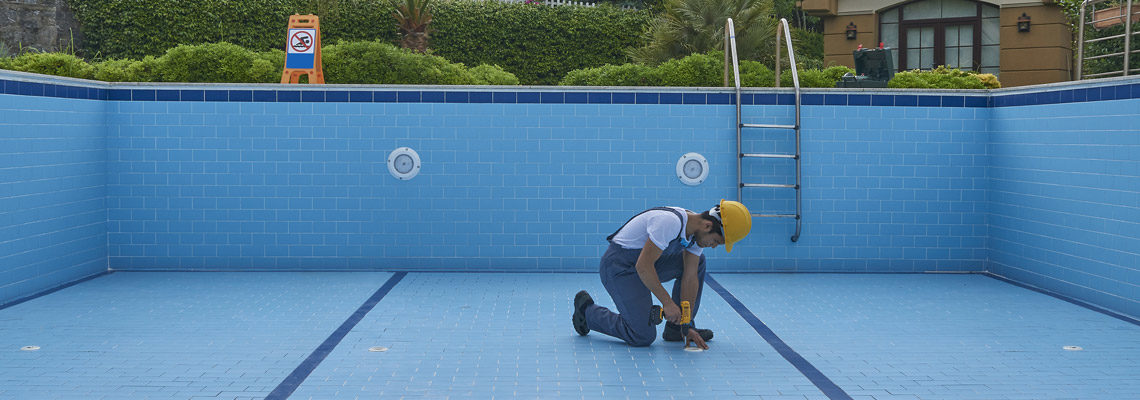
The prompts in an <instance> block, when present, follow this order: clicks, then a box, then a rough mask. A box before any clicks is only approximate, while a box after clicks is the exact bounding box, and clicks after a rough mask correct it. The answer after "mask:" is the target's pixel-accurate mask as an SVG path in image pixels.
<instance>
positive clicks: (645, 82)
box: [558, 64, 661, 86]
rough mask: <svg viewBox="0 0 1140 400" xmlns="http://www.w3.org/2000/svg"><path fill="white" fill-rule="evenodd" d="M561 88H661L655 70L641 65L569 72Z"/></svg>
mask: <svg viewBox="0 0 1140 400" xmlns="http://www.w3.org/2000/svg"><path fill="white" fill-rule="evenodd" d="M558 84H559V85H562V86H661V73H660V72H659V71H658V70H657V68H654V67H650V66H647V65H642V64H622V65H609V64H607V65H603V66H601V67H597V68H583V69H576V70H573V71H570V72H568V73H567V74H566V77H565V78H562V81H561V82H559V83H558Z"/></svg>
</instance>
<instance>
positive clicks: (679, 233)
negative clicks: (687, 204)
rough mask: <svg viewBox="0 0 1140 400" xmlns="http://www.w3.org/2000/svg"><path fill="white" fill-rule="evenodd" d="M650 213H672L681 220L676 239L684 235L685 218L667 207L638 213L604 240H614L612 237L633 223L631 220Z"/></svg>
mask: <svg viewBox="0 0 1140 400" xmlns="http://www.w3.org/2000/svg"><path fill="white" fill-rule="evenodd" d="M650 211H669V212H671V213H673V215H676V216H677V218H678V219H680V220H681V231H680V232H677V237H678V238H679V237H681V234H683V233H684V231H685V217H684V216H682V215H681V212H680V211H677V210H675V209H672V208H669V207H653V208H650V209H648V210H645V211H642V212H639V213H637V215H634V216H632V217H630V218H629V221H625V223H624V224H622V225H621V228H618V230H616V231H614V233H611V234H610V235H609V236H606V240H610V241H612V240H614V236H617V234H618V232H621V230H622V229H625V226H626V225H629V222H630V221H633V219H634V218H637V216H638V215H641V214H645V213H647V212H650Z"/></svg>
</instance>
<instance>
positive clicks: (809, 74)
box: [780, 65, 855, 88]
mask: <svg viewBox="0 0 1140 400" xmlns="http://www.w3.org/2000/svg"><path fill="white" fill-rule="evenodd" d="M797 72H798V73H799V76H800V87H805V88H833V87H835V82H839V79H840V77H842V76H843V74H846V73H849V72H850V73H852V74H854V73H855V70H854V69H852V68H850V67H845V66H842V65H837V66H832V67H827V68H825V69H822V70H819V69H801V70H799V71H797ZM780 75H781V76H780V85H781V86H786V87H791V86H792V74H790V73H788V72H787V71H780Z"/></svg>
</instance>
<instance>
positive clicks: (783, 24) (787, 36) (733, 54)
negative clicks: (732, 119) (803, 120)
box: [724, 18, 803, 242]
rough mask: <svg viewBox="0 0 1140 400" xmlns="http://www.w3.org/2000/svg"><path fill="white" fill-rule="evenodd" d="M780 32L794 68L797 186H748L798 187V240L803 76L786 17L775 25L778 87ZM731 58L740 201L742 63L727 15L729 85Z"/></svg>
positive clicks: (738, 196) (796, 237)
mask: <svg viewBox="0 0 1140 400" xmlns="http://www.w3.org/2000/svg"><path fill="white" fill-rule="evenodd" d="M780 28H783V30H781V29H780ZM781 32H782V33H783V36H784V41H785V42H786V44H787V48H788V61H789V64H790V66H791V69H792V84H793V86H794V87H795V107H796V108H795V113H796V120H795V123H794V124H793V125H792V126H790V127H789V128H791V129H793V130H794V131H795V135H796V153H795V155H794V157H790V158H793V159H794V160H795V162H796V183H795V185H763V184H760V185H757V184H750V185H749V187H775V186H778V187H789V186H790V187H793V188H794V189H795V190H796V213H795V215H794V217H795V219H796V233H795V234H794V235H792V241H793V242H795V241H797V240H799V238H800V221H801V220H802V218H801V216H802V213H801V203H802V200H803V199H802V197H801V195H800V193H801V190H800V189H801V186H800V178H801V175H800V163H801V157H800V106H801V103H800V75H799V71H798V68H796V55H795V51H794V49H793V48H792V32H791V29H790V28H788V20H787V19H785V18H780V26H777V27H776V78H775V79H776V82H775V83H776V87H780V34H781ZM730 50H731V51H730ZM730 58H731V59H732V76H733V82H734V86H735V88H736V177H737V186H736V200H737V201H743V198H744V194H743V192H742V191H743V189H744V187H745V183H744V178H743V169H744V167H743V163H744V157H745V154H744V152H743V151H742V150H741V135H740V129H741V128H743V127H744V126H745V125H746V124H744V123H743V120H742V119H741V116H740V110H741V93H740V92H741V89H740V63H739V54H738V53H737V51H736V29H735V27H734V26H733V23H732V18H728V19H727V20H726V21H725V23H724V85H725V86H728V62H729V59H730ZM750 156H757V155H754V154H751V155H750ZM759 215H760V216H762V217H772V216H775V217H785V216H789V215H787V214H759Z"/></svg>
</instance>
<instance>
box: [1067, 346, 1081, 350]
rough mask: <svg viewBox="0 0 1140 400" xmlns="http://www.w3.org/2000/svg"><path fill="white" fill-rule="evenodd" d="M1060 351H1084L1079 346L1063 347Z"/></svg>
mask: <svg viewBox="0 0 1140 400" xmlns="http://www.w3.org/2000/svg"><path fill="white" fill-rule="evenodd" d="M1062 349H1065V350H1068V351H1081V350H1084V349H1083V348H1081V346H1065V347H1062Z"/></svg>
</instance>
